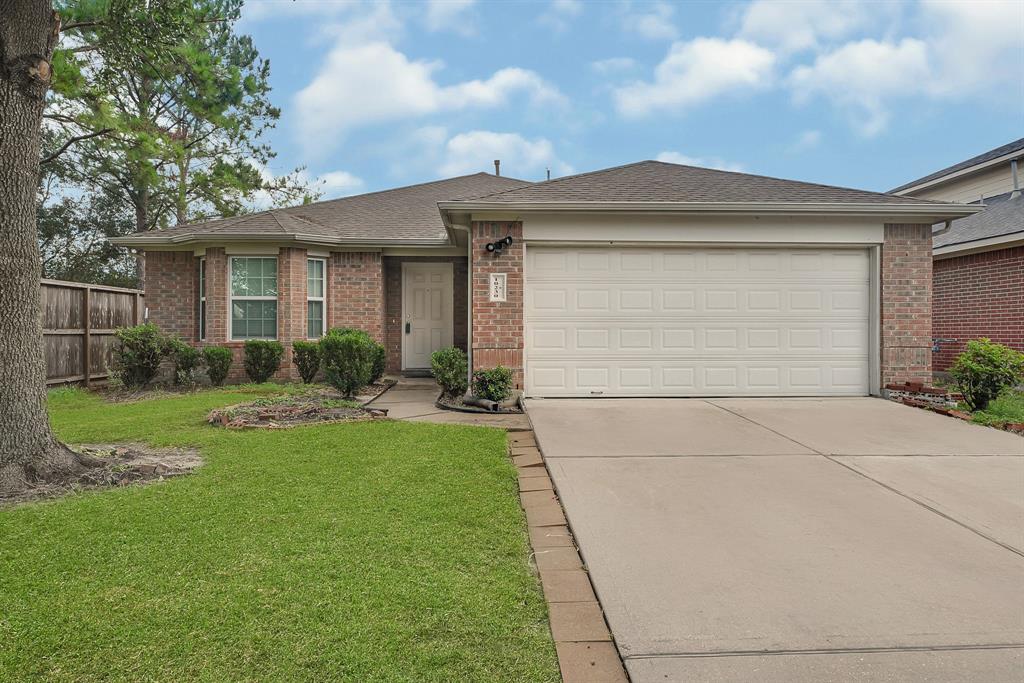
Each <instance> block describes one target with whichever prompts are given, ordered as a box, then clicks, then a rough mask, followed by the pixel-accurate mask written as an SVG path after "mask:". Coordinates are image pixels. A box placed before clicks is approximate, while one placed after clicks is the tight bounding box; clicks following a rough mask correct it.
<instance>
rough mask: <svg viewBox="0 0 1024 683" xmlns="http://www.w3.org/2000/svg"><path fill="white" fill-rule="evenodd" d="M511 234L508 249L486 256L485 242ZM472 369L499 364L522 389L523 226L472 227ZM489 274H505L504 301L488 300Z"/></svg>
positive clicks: (490, 224)
mask: <svg viewBox="0 0 1024 683" xmlns="http://www.w3.org/2000/svg"><path fill="white" fill-rule="evenodd" d="M506 235H511V236H512V239H513V243H512V246H511V247H508V248H506V249H504V250H503V251H502V252H501V253H500V254H498V253H496V252H495V253H489V252H488V251H487V248H486V247H487V243H488V242H494V241H495V240H497V239H500V238H502V237H505V236H506ZM472 240H473V248H472V255H471V257H470V258H471V259H472V263H471V264H470V268H471V269H472V273H473V291H472V293H471V294H472V295H471V297H470V305H471V306H472V307H473V330H472V334H473V339H472V347H473V369H474V370H479V369H484V368H493V367H495V366H496V365H503V366H505V367H507V368H510V369H511V370H512V372H513V377H514V382H515V386H516V388H517V389H522V387H523V334H524V332H523V224H522V223H520V222H474V223H473V228H472ZM491 273H506V274H507V276H508V277H507V287H508V291H507V297H506V299H507V300H506V301H491V300H490V275H491Z"/></svg>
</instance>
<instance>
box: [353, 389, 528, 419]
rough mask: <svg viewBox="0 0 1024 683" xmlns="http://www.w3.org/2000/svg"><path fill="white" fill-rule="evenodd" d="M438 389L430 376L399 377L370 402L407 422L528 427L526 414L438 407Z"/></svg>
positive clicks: (389, 415) (392, 416)
mask: <svg viewBox="0 0 1024 683" xmlns="http://www.w3.org/2000/svg"><path fill="white" fill-rule="evenodd" d="M440 391H441V390H440V389H439V388H438V386H437V382H435V381H434V379H433V378H432V377H400V378H398V384H396V385H395V386H393V387H392V388H391V389H389V390H388V391H386V392H385V393H384V394H383V395H381V396H380V398H378V399H377V400H376V401H374V402H373V403H371V404H370V405H372V406H373V407H375V408H387V410H388V417H390V418H394V419H396V420H405V421H408V422H434V423H437V424H460V425H472V426H476V427H497V428H498V429H506V430H509V431H518V430H524V429H530V420H529V418H527V416H526V415H487V414H486V413H460V412H456V411H454V410H442V409H441V408H438V407H437V405H436V404H435V401H436V400H437V395H438V394H439V393H440Z"/></svg>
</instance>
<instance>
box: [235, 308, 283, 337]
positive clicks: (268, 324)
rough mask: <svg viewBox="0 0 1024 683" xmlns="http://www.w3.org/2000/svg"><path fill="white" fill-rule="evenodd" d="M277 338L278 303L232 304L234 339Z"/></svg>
mask: <svg viewBox="0 0 1024 683" xmlns="http://www.w3.org/2000/svg"><path fill="white" fill-rule="evenodd" d="M276 336H277V302H276V301H259V300H257V301H238V300H235V301H233V302H232V304H231V337H232V339H273V338H275V337H276Z"/></svg>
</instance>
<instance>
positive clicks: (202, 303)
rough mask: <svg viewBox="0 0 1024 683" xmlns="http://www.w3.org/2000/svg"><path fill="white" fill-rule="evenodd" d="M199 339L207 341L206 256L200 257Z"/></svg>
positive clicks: (197, 312) (197, 313)
mask: <svg viewBox="0 0 1024 683" xmlns="http://www.w3.org/2000/svg"><path fill="white" fill-rule="evenodd" d="M196 315H197V316H198V317H199V341H206V332H207V330H206V257H205V256H200V257H199V310H198V311H196Z"/></svg>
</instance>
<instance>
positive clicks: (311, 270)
mask: <svg viewBox="0 0 1024 683" xmlns="http://www.w3.org/2000/svg"><path fill="white" fill-rule="evenodd" d="M326 274H327V261H325V260H324V259H322V258H311V259H307V260H306V336H307V337H309V338H310V339H316V338H317V337H322V336H323V335H324V333H325V332H326V331H327V301H326V291H327V278H326Z"/></svg>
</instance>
